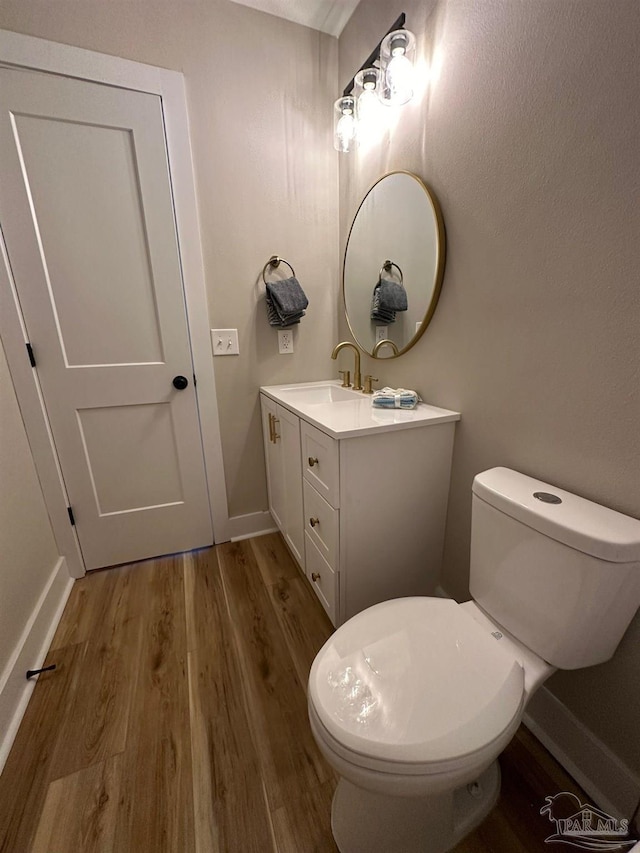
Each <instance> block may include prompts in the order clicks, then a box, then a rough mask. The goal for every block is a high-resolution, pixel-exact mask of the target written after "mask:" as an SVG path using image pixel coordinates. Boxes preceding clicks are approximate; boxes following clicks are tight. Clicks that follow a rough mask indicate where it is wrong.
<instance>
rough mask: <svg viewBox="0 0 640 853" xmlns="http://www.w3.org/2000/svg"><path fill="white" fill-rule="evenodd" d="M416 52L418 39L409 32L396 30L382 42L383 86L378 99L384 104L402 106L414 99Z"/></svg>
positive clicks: (380, 88)
mask: <svg viewBox="0 0 640 853" xmlns="http://www.w3.org/2000/svg"><path fill="white" fill-rule="evenodd" d="M415 52H416V38H415V36H414V35H413V33H411V32H409V30H394V31H393V32H391V33H389V34H388V35H386V36H385V37H384V39H383V40H382V44H381V45H380V65H381V68H382V73H383V85H382V86H380V87H379V92H378V97H379V98H380V100H381V101H382V103H383V104H386V105H387V106H401V105H402V104H406V103H407V101H410V100H411V98H412V97H413V92H414V70H413V60H414V59H415Z"/></svg>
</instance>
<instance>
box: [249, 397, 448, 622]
mask: <svg viewBox="0 0 640 853" xmlns="http://www.w3.org/2000/svg"><path fill="white" fill-rule="evenodd" d="M318 385H320V383H309V387H312V388H313V387H317V386H318ZM325 385H327V383H325ZM323 387H324V386H323ZM287 391H289V394H287ZM261 392H262V393H261V403H262V417H263V431H264V439H265V453H266V458H267V479H268V485H269V501H270V509H271V513H272V515H273V518H274V521H275V523H276V524H277V525H278V527H279V528H280V530H281V531H282V533H283V535H284V537H285V539H286V541H287V543H288V544H289V547H290V548H291V550H292V551H293V553H294V556H296V558H297V559H298V562H299V563H300V565H301V567H302V569H303V571H304V572H305V574H306V576H307V578H308V579H309V581H310V582H311V584H312V586H313V588H314V590H315V591H316V594H317V595H318V598H319V599H320V601H321V602H322V605H323V606H324V608H325V610H326V611H327V613H328V615H329V618H330V619H331V621H332V622H333V624H334V625H336V626H337V625H340V624H342V623H343V622H344V621H345V620H346V619H349V618H350V617H351V616H353V615H355V614H356V613H358V612H360V611H361V610H364V609H365V608H366V607H369V606H370V605H372V604H376V603H377V602H379V601H384V600H386V599H389V598H397V597H399V596H406V595H428V594H432V593H433V591H434V589H435V587H436V584H437V583H438V580H439V577H440V569H441V560H442V549H443V541H444V528H445V520H446V512H447V499H448V494H449V479H450V473H451V456H452V451H453V438H454V430H455V422H456V421H457V420H458V419H459V417H460V416H459V414H458V413H457V412H449V411H447V410H445V409H437V408H435V407H432V406H424V405H422V406H421V407H419V411H418V410H414V411H413V412H394V411H383V410H374V411H373V413H372V411H371V398H370V397H364V396H363V395H356V394H355V392H354V396H353V401H352V402H347V401H340V402H337V403H336V402H329V403H327V404H326V406H325V405H320V404H317V403H312V404H309V405H305V403H304V401H303V399H304V398H303V395H294V394H293V393H292V386H289V387H288V388H287V387H286V386H272V387H268V388H263V389H261ZM278 397H279V399H278ZM270 415H271V418H270V417H269V416H270ZM274 417H275V419H276V432H277V434H278V437H277V438H276V439H275V443H274V440H273V439H274V435H273V420H272V418H274ZM283 424H287V429H285V428H284V427H283ZM295 424H297V426H298V433H297V451H296V435H295ZM285 433H286V436H287V437H286V438H285ZM283 491H284V492H285V495H286V496H283ZM289 493H291V500H288V498H287V496H288V495H289ZM296 501H300V504H299V506H300V509H301V510H302V508H303V509H304V512H302V511H300V512H297V513H296V512H294V510H293V507H292V504H293V503H295V502H296ZM297 525H298V527H297V529H294V528H296V526H297ZM292 542H295V543H298V542H302V543H303V546H302V547H303V549H304V559H302V558H300V557H299V556H298V554H297V553H296V548H295V547H294V546H293V545H292ZM296 547H297V546H296Z"/></svg>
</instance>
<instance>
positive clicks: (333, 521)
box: [304, 480, 340, 569]
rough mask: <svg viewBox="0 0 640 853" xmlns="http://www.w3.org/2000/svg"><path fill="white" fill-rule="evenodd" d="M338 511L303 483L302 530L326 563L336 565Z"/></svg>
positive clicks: (306, 483)
mask: <svg viewBox="0 0 640 853" xmlns="http://www.w3.org/2000/svg"><path fill="white" fill-rule="evenodd" d="M339 521H340V510H338V509H334V508H333V507H332V506H330V505H329V504H328V503H327V502H326V501H325V499H324V498H323V497H322V496H321V495H319V494H318V493H317V492H316V490H315V489H314V488H313V486H312V485H310V484H309V483H308V482H306V480H305V483H304V529H305V530H306V532H307V533H308V534H309V536H310V538H311V539H312V540H313V542H315V544H316V546H317V547H318V549H319V551H320V553H321V554H322V556H323V557H324V558H325V560H326V561H327V563H329V565H330V566H331V567H332V568H334V569H335V567H336V566H337V564H338V525H339Z"/></svg>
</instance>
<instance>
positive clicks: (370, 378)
mask: <svg viewBox="0 0 640 853" xmlns="http://www.w3.org/2000/svg"><path fill="white" fill-rule="evenodd" d="M377 381H378V377H377V376H370V375H369V374H367V375H366V376H365V377H364V389H363V391H362V393H363V394H373V388H372V387H371V383H372V382H377Z"/></svg>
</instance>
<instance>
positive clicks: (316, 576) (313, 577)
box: [311, 572, 320, 583]
mask: <svg viewBox="0 0 640 853" xmlns="http://www.w3.org/2000/svg"><path fill="white" fill-rule="evenodd" d="M311 580H312V581H313V582H314V583H315V582H316V581H319V580H320V574H319V572H311Z"/></svg>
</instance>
